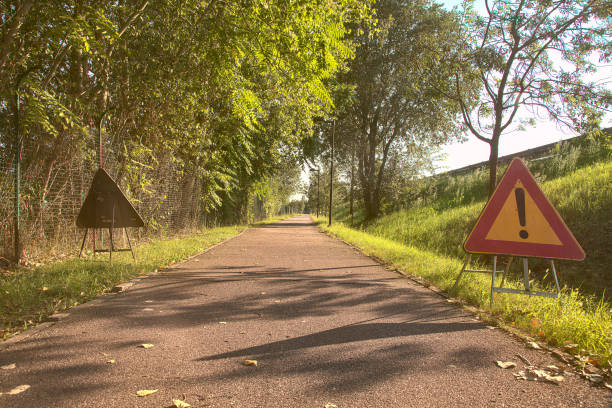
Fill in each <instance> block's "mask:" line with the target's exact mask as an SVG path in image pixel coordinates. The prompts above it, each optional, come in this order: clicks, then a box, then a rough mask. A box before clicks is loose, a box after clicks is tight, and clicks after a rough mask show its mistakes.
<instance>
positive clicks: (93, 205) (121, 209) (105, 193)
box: [76, 168, 144, 228]
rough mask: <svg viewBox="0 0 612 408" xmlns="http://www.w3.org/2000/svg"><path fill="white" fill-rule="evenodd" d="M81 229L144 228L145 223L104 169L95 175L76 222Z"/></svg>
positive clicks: (100, 169)
mask: <svg viewBox="0 0 612 408" xmlns="http://www.w3.org/2000/svg"><path fill="white" fill-rule="evenodd" d="M76 224H77V227H80V228H111V227H115V228H124V227H144V221H143V220H142V218H141V217H140V215H138V212H136V210H135V209H134V207H133V206H132V203H130V202H129V200H128V199H127V198H126V197H125V194H123V191H121V189H120V188H119V186H118V185H117V183H115V181H114V180H113V179H112V178H111V176H109V175H108V173H107V172H106V171H104V169H103V168H99V169H98V171H97V172H96V174H95V175H94V178H93V181H92V182H91V187H90V188H89V192H88V193H87V197H86V198H85V201H84V202H83V206H82V207H81V211H80V212H79V215H78V216H77V220H76Z"/></svg>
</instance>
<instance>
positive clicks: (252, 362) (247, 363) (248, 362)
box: [242, 360, 257, 367]
mask: <svg viewBox="0 0 612 408" xmlns="http://www.w3.org/2000/svg"><path fill="white" fill-rule="evenodd" d="M242 365H245V366H255V367H257V360H244V361H243V362H242Z"/></svg>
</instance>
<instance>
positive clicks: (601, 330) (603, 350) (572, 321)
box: [317, 218, 612, 367]
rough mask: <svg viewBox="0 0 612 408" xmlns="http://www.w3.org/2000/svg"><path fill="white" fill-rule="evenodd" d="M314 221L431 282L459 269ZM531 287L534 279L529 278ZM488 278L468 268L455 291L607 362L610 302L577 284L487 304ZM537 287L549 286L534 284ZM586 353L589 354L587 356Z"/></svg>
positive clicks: (433, 256)
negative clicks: (552, 295) (553, 295)
mask: <svg viewBox="0 0 612 408" xmlns="http://www.w3.org/2000/svg"><path fill="white" fill-rule="evenodd" d="M317 223H318V225H319V227H320V228H322V229H323V230H324V231H326V232H327V233H329V234H330V235H333V236H336V237H338V238H340V239H342V240H344V241H346V242H348V243H350V244H352V245H354V246H356V247H358V248H360V249H361V250H362V251H363V252H364V253H365V254H366V255H370V256H375V257H376V258H379V259H381V260H383V261H384V262H386V263H389V264H391V265H392V266H393V267H395V268H398V269H400V270H402V271H404V272H406V273H409V274H413V275H417V276H420V277H422V278H425V279H426V280H427V281H428V282H430V283H431V284H433V285H435V286H437V287H438V288H440V289H442V290H443V291H446V292H448V291H449V290H450V288H451V287H452V285H453V283H454V281H455V278H456V277H457V274H458V273H459V271H460V270H461V265H462V260H461V259H458V258H455V257H451V256H444V255H440V254H439V253H435V252H431V251H427V250H423V249H420V248H416V247H413V246H410V245H406V244H403V243H400V242H397V241H392V240H389V239H386V238H383V237H378V236H375V235H371V234H369V233H367V232H364V231H358V230H355V229H352V228H349V227H347V226H345V225H344V224H342V223H335V224H334V225H332V227H327V226H326V225H327V222H326V221H324V220H323V219H322V218H320V219H319V220H318V222H317ZM533 284H534V287H535V288H538V284H537V283H536V282H533ZM490 285H491V281H490V278H489V277H487V276H484V275H480V274H467V276H466V277H465V278H463V279H462V281H461V284H460V285H459V287H458V290H457V293H456V294H455V296H457V297H459V298H461V299H463V300H465V301H467V302H468V303H470V304H472V305H475V306H477V307H479V308H480V309H481V310H483V311H485V312H487V313H490V314H491V315H493V316H495V317H497V318H500V319H503V320H504V321H505V322H507V323H508V324H509V325H511V326H514V327H516V328H519V329H521V330H522V331H524V332H526V333H528V334H529V335H530V336H533V337H534V338H536V339H538V340H542V341H546V342H548V343H549V344H551V345H553V346H560V347H563V346H566V348H567V346H568V345H569V344H576V345H577V347H572V350H571V351H573V352H574V353H576V354H583V355H585V357H583V358H582V361H584V362H585V363H586V362H589V361H591V363H594V364H596V365H600V366H603V367H606V366H608V367H609V365H610V362H611V361H612V307H611V306H610V304H608V303H606V302H604V301H603V300H597V299H596V298H595V297H594V296H585V295H582V294H580V292H579V291H578V290H576V289H564V290H563V293H562V297H561V299H560V300H555V299H549V298H541V297H530V296H521V295H510V294H503V295H501V294H496V297H495V302H494V306H493V308H492V309H491V308H490V307H489V293H490ZM505 286H507V287H514V288H519V287H520V282H519V281H518V280H512V279H511V280H510V281H506V285H505ZM538 289H540V290H550V288H544V287H541V286H540V287H539V288H538ZM589 359H590V360H589Z"/></svg>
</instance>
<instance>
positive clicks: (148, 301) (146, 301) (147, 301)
mask: <svg viewBox="0 0 612 408" xmlns="http://www.w3.org/2000/svg"><path fill="white" fill-rule="evenodd" d="M144 302H145V303H153V301H152V300H145V301H144Z"/></svg>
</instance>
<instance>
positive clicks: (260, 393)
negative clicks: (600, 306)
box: [0, 216, 612, 408]
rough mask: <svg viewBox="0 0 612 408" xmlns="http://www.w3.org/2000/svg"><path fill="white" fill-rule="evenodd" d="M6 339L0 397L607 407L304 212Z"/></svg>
mask: <svg viewBox="0 0 612 408" xmlns="http://www.w3.org/2000/svg"><path fill="white" fill-rule="evenodd" d="M20 339H21V340H20V341H17V342H11V343H5V344H1V345H0V366H2V365H7V364H11V363H15V364H16V367H15V368H14V369H9V370H0V392H4V393H6V392H8V391H10V390H11V389H13V388H15V387H17V386H19V385H24V384H27V385H30V388H29V389H27V390H26V391H24V392H22V393H20V394H16V395H7V394H4V395H0V406H6V407H168V406H171V405H172V399H173V398H178V399H180V400H184V401H186V402H188V403H189V404H191V406H193V407H230V406H234V407H320V408H323V407H325V406H326V405H327V406H328V407H332V406H337V407H338V408H342V407H419V408H423V407H453V406H462V407H497V406H506V407H508V406H513V407H529V406H541V407H577V406H586V407H610V406H612V398H611V396H612V393H610V392H609V391H607V390H605V389H603V388H598V387H592V386H590V385H589V384H588V383H587V382H586V381H584V380H583V379H581V378H580V377H578V376H576V375H566V376H565V380H564V381H563V382H562V383H561V384H560V385H555V384H550V383H542V382H528V381H525V380H517V379H515V378H514V375H513V373H515V372H517V371H519V370H521V369H524V367H525V364H524V363H523V362H522V361H521V360H519V359H518V358H517V356H516V355H517V354H520V355H521V356H523V357H524V358H526V359H527V360H529V361H530V362H532V363H533V364H536V365H538V366H546V365H548V364H557V365H558V364H559V362H558V361H556V360H554V359H553V358H552V357H550V356H549V355H548V354H546V353H544V352H540V351H536V350H532V349H528V348H527V347H525V345H524V344H523V343H522V342H520V341H518V340H516V339H514V338H513V337H512V336H510V335H508V334H506V333H504V332H502V331H501V330H499V329H492V328H488V327H487V326H486V325H485V324H483V323H481V322H479V321H478V320H476V319H475V318H474V316H472V315H471V314H469V313H467V312H466V311H464V310H462V309H461V308H459V307H457V306H455V305H453V304H451V303H449V302H447V301H446V299H443V298H442V297H440V296H439V295H437V294H435V293H433V292H432V291H430V290H428V289H426V288H424V287H421V286H418V285H416V284H414V283H413V282H411V281H410V280H407V279H404V278H402V277H400V276H399V275H398V274H396V273H394V272H390V271H388V270H385V269H384V268H383V267H382V266H380V265H378V264H377V263H376V262H374V261H373V260H372V259H370V258H368V257H366V256H364V255H362V254H361V253H359V252H358V251H356V250H355V249H352V248H351V247H349V246H347V245H346V244H344V243H342V242H341V241H338V240H334V239H332V238H330V237H328V236H326V235H325V234H323V233H321V232H319V230H318V229H317V228H316V227H315V226H314V225H313V224H312V221H311V219H310V218H309V217H306V216H302V217H296V218H292V219H289V220H286V221H283V222H279V223H276V224H269V225H266V226H262V227H259V228H253V229H250V230H248V231H246V232H245V233H244V234H242V235H241V236H239V237H237V238H234V239H231V240H229V241H227V242H226V243H224V244H222V245H219V246H217V247H215V248H213V249H212V250H210V251H208V252H206V253H204V254H201V255H199V256H197V257H195V258H193V259H191V260H189V261H186V262H184V263H181V264H179V265H175V266H174V267H173V268H169V269H167V270H166V271H164V272H163V273H161V274H158V275H152V276H149V277H147V278H144V279H141V280H139V281H138V283H136V284H135V285H134V286H132V287H131V288H129V289H128V290H127V291H126V292H124V293H120V294H116V295H108V296H104V297H101V298H99V299H96V300H94V301H91V302H89V303H86V304H84V305H81V306H78V307H75V308H73V309H71V310H70V311H69V316H68V317H66V318H64V319H62V320H60V321H59V322H57V323H55V324H54V325H53V326H51V327H47V328H44V329H42V330H39V331H34V332H32V333H30V334H28V332H25V333H24V334H22V335H20ZM144 343H146V344H152V345H153V347H151V348H142V347H139V345H141V344H144ZM245 360H257V365H256V366H245V365H243V363H244V361H245ZM496 360H501V361H514V362H516V363H517V367H516V368H513V369H505V370H504V369H501V368H499V367H497V366H496V364H495V361H496ZM139 390H158V391H157V392H155V393H153V394H151V395H148V396H145V397H139V396H137V395H136V392H137V391H139ZM331 404H333V405H331Z"/></svg>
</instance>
